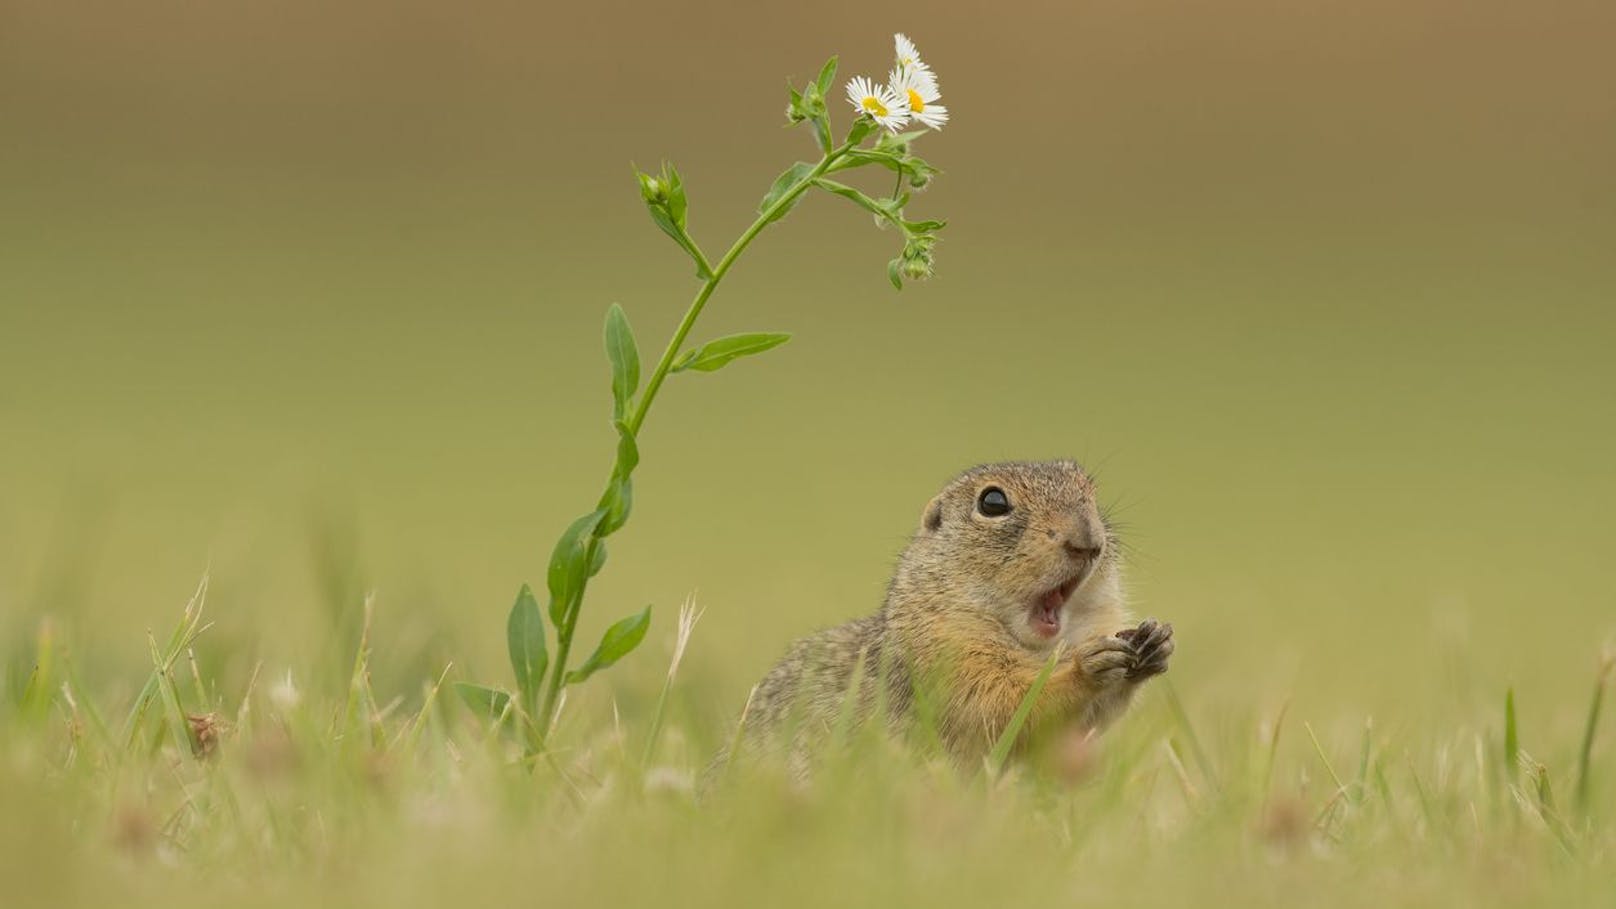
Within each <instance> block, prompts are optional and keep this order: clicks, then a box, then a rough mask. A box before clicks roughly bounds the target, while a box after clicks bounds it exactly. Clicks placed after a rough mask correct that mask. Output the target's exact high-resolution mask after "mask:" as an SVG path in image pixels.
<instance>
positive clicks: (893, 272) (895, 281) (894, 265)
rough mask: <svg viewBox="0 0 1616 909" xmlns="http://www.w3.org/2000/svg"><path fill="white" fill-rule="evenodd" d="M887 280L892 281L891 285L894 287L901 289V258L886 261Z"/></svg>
mask: <svg viewBox="0 0 1616 909" xmlns="http://www.w3.org/2000/svg"><path fill="white" fill-rule="evenodd" d="M887 280H888V281H891V282H892V286H893V287H896V288H897V289H899V290H903V260H902V259H893V260H892V261H891V262H888V263H887Z"/></svg>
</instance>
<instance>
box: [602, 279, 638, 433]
mask: <svg viewBox="0 0 1616 909" xmlns="http://www.w3.org/2000/svg"><path fill="white" fill-rule="evenodd" d="M606 357H607V359H608V360H610V361H611V364H612V419H614V420H622V419H623V416H624V415H625V414H627V413H628V407H629V403H630V402H631V401H632V400H633V399H634V393H635V392H637V391H639V390H640V349H639V348H638V347H636V346H635V344H634V330H633V329H632V328H630V327H629V324H628V316H627V314H625V313H624V312H623V307H621V306H618V305H617V304H616V303H613V304H612V305H611V306H610V307H608V308H607V309H606Z"/></svg>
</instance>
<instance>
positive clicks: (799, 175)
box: [758, 161, 814, 224]
mask: <svg viewBox="0 0 1616 909" xmlns="http://www.w3.org/2000/svg"><path fill="white" fill-rule="evenodd" d="M813 172H814V165H812V164H809V163H808V162H807V161H798V162H797V163H796V164H793V165H791V166H790V167H788V168H786V169H785V173H782V174H781V175H780V176H778V177H776V178H774V183H773V184H772V185H771V186H770V187H769V191H768V192H767V193H765V194H764V196H763V201H762V202H759V203H758V214H766V213H768V211H769V209H770V208H773V207H774V204H775V203H776V202H779V201H780V200H781V199H782V198H784V197H785V196H786V195H787V194H788V193H790V192H791V191H792V190H793V189H795V188H796V187H797V186H799V185H800V184H801V183H802V181H804V180H806V179H808V175H809V174H811V173H813ZM798 198H799V199H800V198H801V197H800V196H799V197H798ZM796 204H797V199H792V200H791V204H789V205H785V206H783V207H781V208H780V209H779V210H778V211H776V212H775V213H774V214H773V215H771V216H770V217H769V219H768V220H767V221H764V222H763V223H765V224H768V223H770V222H773V221H778V220H780V219H781V218H784V217H785V216H786V213H787V212H789V211H791V209H792V208H793V207H795V206H796Z"/></svg>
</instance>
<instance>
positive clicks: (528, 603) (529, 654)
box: [505, 584, 550, 714]
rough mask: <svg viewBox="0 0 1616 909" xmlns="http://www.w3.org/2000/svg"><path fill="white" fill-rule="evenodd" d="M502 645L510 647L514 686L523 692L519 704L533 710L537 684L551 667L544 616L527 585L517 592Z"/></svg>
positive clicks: (536, 695) (536, 702)
mask: <svg viewBox="0 0 1616 909" xmlns="http://www.w3.org/2000/svg"><path fill="white" fill-rule="evenodd" d="M505 645H506V647H507V648H508V649H509V650H510V654H511V671H512V672H513V673H515V675H516V688H517V690H518V691H520V692H522V706H523V707H525V708H526V709H527V712H528V713H530V714H531V713H535V712H536V707H537V705H538V693H539V686H540V685H541V684H542V683H543V681H544V671H545V670H546V669H548V668H549V666H550V652H549V651H548V650H547V649H545V644H544V616H543V615H542V614H541V613H540V612H539V602H538V600H535V599H534V598H533V588H532V587H529V586H528V585H526V584H523V585H522V590H521V592H520V593H518V594H517V595H516V602H515V603H514V604H513V605H512V606H511V615H510V618H509V619H507V620H506V622H505Z"/></svg>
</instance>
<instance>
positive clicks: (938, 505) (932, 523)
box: [920, 496, 943, 531]
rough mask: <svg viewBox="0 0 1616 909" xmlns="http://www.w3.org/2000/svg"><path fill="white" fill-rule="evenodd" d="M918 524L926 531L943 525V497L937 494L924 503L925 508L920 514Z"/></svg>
mask: <svg viewBox="0 0 1616 909" xmlns="http://www.w3.org/2000/svg"><path fill="white" fill-rule="evenodd" d="M920 526H921V527H924V528H926V530H927V531H935V530H936V529H937V528H939V527H941V526H943V497H942V496H938V497H937V498H935V499H932V500H931V501H930V502H927V503H926V510H925V511H924V512H923V513H922V514H921V515H920Z"/></svg>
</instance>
